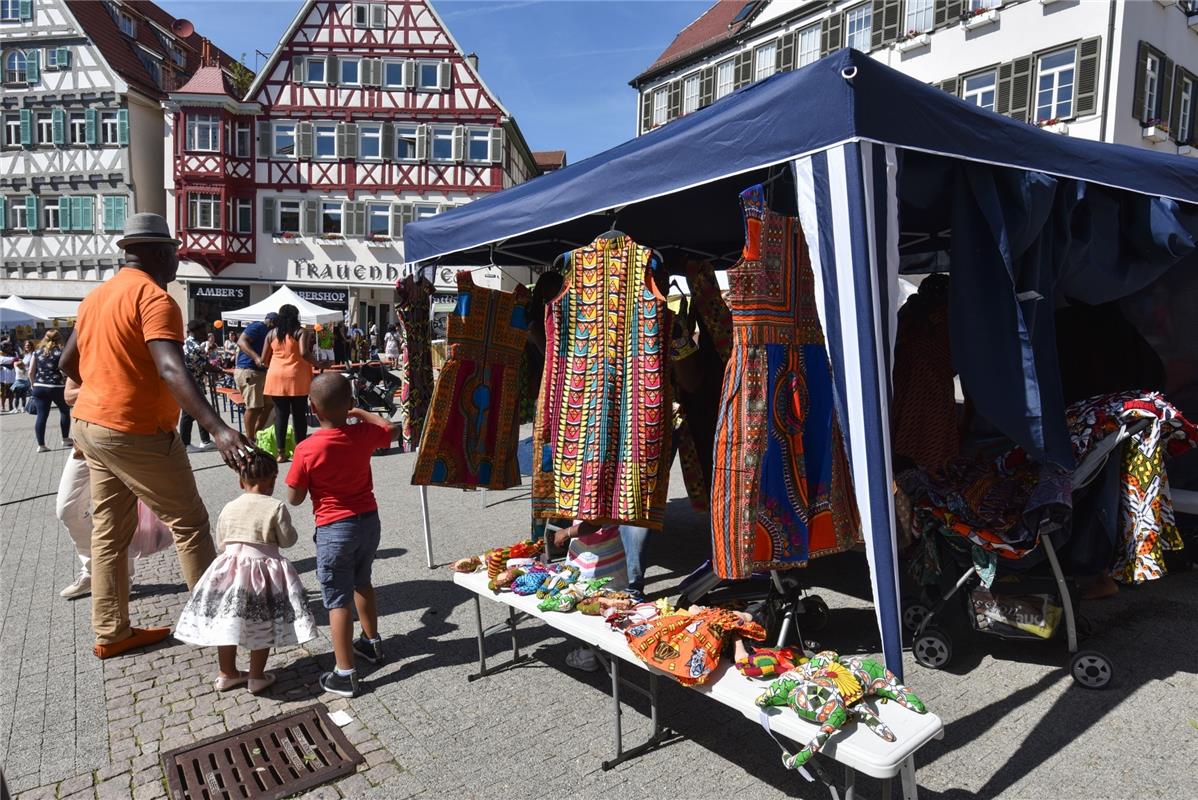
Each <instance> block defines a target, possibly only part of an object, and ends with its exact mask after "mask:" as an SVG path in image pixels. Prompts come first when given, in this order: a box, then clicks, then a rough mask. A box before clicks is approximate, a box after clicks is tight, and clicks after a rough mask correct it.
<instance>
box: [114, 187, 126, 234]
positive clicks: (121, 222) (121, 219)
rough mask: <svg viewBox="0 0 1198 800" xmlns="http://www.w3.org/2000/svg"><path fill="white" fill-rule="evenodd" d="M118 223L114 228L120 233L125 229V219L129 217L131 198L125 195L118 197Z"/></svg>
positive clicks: (116, 214)
mask: <svg viewBox="0 0 1198 800" xmlns="http://www.w3.org/2000/svg"><path fill="white" fill-rule="evenodd" d="M115 217H116V225H114V226H113V228H112V229H113V230H114V231H117V232H118V233H119V232H121V231H123V230H125V220H126V219H128V218H129V198H128V197H125V196H124V195H122V196H120V197H118V198H117V199H116V212H115Z"/></svg>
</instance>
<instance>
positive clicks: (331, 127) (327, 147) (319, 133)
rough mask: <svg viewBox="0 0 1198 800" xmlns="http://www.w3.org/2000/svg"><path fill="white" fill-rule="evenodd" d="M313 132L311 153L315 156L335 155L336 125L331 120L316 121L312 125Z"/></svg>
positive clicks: (327, 156) (330, 156)
mask: <svg viewBox="0 0 1198 800" xmlns="http://www.w3.org/2000/svg"><path fill="white" fill-rule="evenodd" d="M312 127H313V130H314V132H315V134H314V136H315V138H314V142H315V145H314V147H313V150H312V153H313V156H314V157H316V158H325V159H330V158H336V157H337V125H336V123H333V122H318V123H316V124H315V125H313V126H312Z"/></svg>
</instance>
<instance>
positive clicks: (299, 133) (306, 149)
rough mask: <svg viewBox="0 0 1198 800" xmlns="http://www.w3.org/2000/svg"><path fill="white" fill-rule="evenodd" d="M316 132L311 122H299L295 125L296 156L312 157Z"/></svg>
mask: <svg viewBox="0 0 1198 800" xmlns="http://www.w3.org/2000/svg"><path fill="white" fill-rule="evenodd" d="M315 136H316V133H315V131H314V129H313V127H312V123H311V122H297V123H296V125H295V157H296V158H311V157H312V150H313V148H314V146H315V141H314V140H315Z"/></svg>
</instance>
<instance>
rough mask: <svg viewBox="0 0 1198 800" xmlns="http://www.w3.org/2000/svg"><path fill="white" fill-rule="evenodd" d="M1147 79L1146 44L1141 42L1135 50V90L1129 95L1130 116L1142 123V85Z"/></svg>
mask: <svg viewBox="0 0 1198 800" xmlns="http://www.w3.org/2000/svg"><path fill="white" fill-rule="evenodd" d="M1147 79H1148V43H1147V42H1144V41H1141V42H1140V45H1139V49H1138V50H1136V88H1135V90H1134V91H1133V92H1132V93H1131V115H1132V116H1133V117H1135V118H1136V119H1138V120H1140V122H1143V121H1144V83H1145V81H1146V80H1147Z"/></svg>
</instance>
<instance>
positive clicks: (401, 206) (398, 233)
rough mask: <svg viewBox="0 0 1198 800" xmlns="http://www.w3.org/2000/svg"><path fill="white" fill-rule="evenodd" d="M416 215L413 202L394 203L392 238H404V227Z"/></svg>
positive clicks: (392, 209)
mask: <svg viewBox="0 0 1198 800" xmlns="http://www.w3.org/2000/svg"><path fill="white" fill-rule="evenodd" d="M414 216H415V209H413V207H412V204H411V203H393V204H392V205H391V238H392V239H402V238H403V229H404V226H406V225H407V224H408V223H409V222H411V221H412V219H413V217H414Z"/></svg>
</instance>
